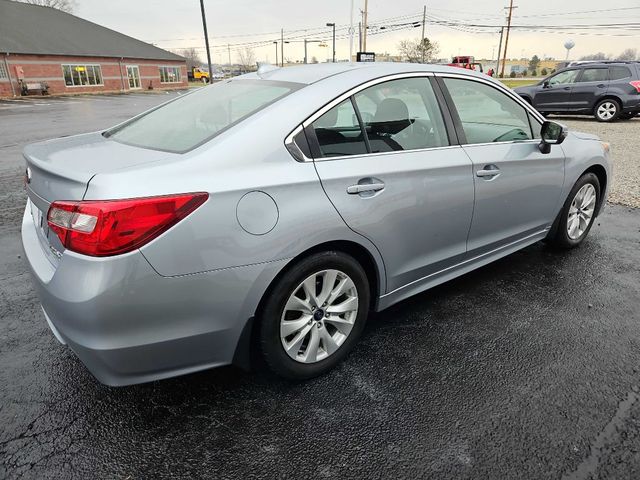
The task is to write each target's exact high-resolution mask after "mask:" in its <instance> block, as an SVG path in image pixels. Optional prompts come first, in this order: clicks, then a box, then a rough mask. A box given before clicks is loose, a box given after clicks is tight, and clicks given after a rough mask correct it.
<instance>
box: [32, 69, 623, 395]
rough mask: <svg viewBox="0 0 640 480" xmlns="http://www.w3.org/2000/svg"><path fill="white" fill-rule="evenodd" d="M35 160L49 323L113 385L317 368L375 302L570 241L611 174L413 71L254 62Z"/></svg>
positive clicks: (587, 148)
mask: <svg viewBox="0 0 640 480" xmlns="http://www.w3.org/2000/svg"><path fill="white" fill-rule="evenodd" d="M24 156H25V159H26V164H27V167H26V174H25V182H26V188H27V193H28V198H29V199H28V202H27V207H26V210H25V213H24V219H23V225H22V242H23V246H24V250H25V254H26V255H25V256H26V258H27V260H28V263H29V266H30V269H31V271H32V273H33V278H34V281H35V285H36V287H37V290H38V294H39V297H40V300H41V302H42V310H43V312H44V316H45V318H46V320H47V322H48V324H49V326H50V327H51V330H52V331H53V333H54V334H55V336H56V337H57V339H58V340H59V341H60V342H62V343H64V344H66V345H68V346H69V347H70V348H71V349H72V350H73V351H74V352H75V353H76V354H77V356H78V357H79V358H80V359H81V360H82V361H83V362H84V364H85V365H86V366H87V367H88V369H89V370H90V371H91V372H92V373H93V374H94V375H95V377H96V378H97V379H98V380H99V381H101V382H103V383H106V384H109V385H127V384H133V383H140V382H146V381H151V380H157V379H161V378H166V377H171V376H175V375H181V374H185V373H189V372H194V371H198V370H202V369H206V368H210V367H216V366H219V365H228V364H236V365H239V366H242V367H248V366H250V364H251V359H254V358H256V357H258V358H262V359H263V361H264V362H266V364H267V365H268V366H269V367H270V368H271V369H272V370H273V371H274V372H275V373H277V374H279V375H282V376H284V377H287V378H292V379H305V378H310V377H313V376H316V375H319V374H322V373H324V372H326V371H328V370H329V369H331V368H332V367H334V366H335V365H336V364H338V362H340V361H341V360H342V359H343V358H344V357H345V356H346V355H347V354H348V353H349V351H350V350H351V349H352V348H353V347H354V345H355V343H356V341H357V339H358V337H359V336H360V334H361V333H362V331H363V328H364V325H365V322H366V319H367V316H368V314H369V312H370V311H379V310H382V309H385V308H387V307H389V306H390V305H393V304H394V303H397V302H399V301H401V300H403V299H405V298H407V297H409V296H411V295H414V294H416V293H418V292H422V291H424V290H425V289H428V288H431V287H433V286H435V285H438V284H440V283H442V282H446V281H448V280H450V279H452V278H455V277H457V276H459V275H462V274H464V273H466V272H469V271H471V270H473V269H475V268H478V267H480V266H482V265H485V264H487V263H489V262H492V261H494V260H496V259H499V258H501V257H504V256H506V255H509V254H510V253H513V252H515V251H516V250H519V249H521V248H524V247H526V246H527V245H530V244H532V243H534V242H538V241H540V240H544V241H546V242H548V243H550V244H551V245H553V246H555V247H559V248H572V247H575V246H577V245H579V244H580V243H581V242H582V241H583V240H584V239H585V237H586V236H587V235H588V233H589V230H590V228H591V227H592V225H593V221H594V218H595V217H596V216H597V215H598V214H599V213H600V212H601V210H602V208H603V206H604V205H605V199H606V196H607V190H608V187H609V184H610V179H611V167H610V163H609V146H608V144H606V143H603V142H601V141H599V139H598V138H596V137H593V136H590V135H587V134H583V133H578V132H569V131H567V129H566V128H565V127H564V126H562V125H560V124H558V123H554V122H549V121H545V119H544V118H543V117H542V116H541V115H540V114H538V113H537V112H536V111H535V110H534V109H532V108H531V107H530V106H529V105H528V104H527V103H526V102H524V101H523V100H522V99H520V97H519V96H518V95H516V94H514V93H513V92H512V91H511V90H509V89H507V88H505V87H504V86H503V85H501V84H500V83H499V82H496V81H494V80H493V79H491V78H489V77H486V76H483V75H481V74H478V73H475V72H471V71H465V70H462V69H457V68H448V67H443V66H431V65H416V64H380V63H361V64H325V65H309V66H300V67H292V68H284V69H278V68H274V67H270V66H266V67H264V66H263V67H261V68H260V69H259V70H258V72H256V73H253V74H248V75H244V76H241V77H237V78H234V79H232V80H226V81H222V82H219V83H217V84H215V85H211V86H207V87H203V88H201V89H199V90H197V91H195V92H193V93H190V94H188V95H184V96H182V97H180V98H178V99H176V100H174V101H171V102H168V103H166V104H164V105H162V106H160V107H158V108H155V109H153V110H150V111H148V112H145V113H143V114H141V115H139V116H137V117H134V118H133V119H131V120H128V121H126V122H124V123H123V124H121V125H117V126H115V127H113V128H111V129H108V130H106V131H102V132H95V133H89V134H83V135H78V136H74V137H68V138H61V139H56V140H51V141H47V142H42V143H37V144H33V145H30V146H28V147H26V148H25V151H24ZM253 352H260V356H256V355H253Z"/></svg>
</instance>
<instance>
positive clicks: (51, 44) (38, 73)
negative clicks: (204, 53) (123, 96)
mask: <svg viewBox="0 0 640 480" xmlns="http://www.w3.org/2000/svg"><path fill="white" fill-rule="evenodd" d="M43 83H46V85H47V86H48V88H49V93H53V94H64V93H67V94H68V93H85V92H114V91H129V90H137V89H148V88H154V89H159V88H160V89H165V88H184V87H186V86H187V66H186V61H185V59H184V58H183V57H181V56H179V55H176V54H173V53H171V52H167V51H166V50H162V49H161V48H158V47H155V46H153V45H150V44H148V43H145V42H142V41H140V40H136V39H135V38H132V37H129V36H127V35H123V34H121V33H118V32H116V31H114V30H110V29H108V28H105V27H102V26H100V25H97V24H95V23H92V22H89V21H87V20H83V19H81V18H78V17H76V16H74V15H70V14H68V13H64V12H62V11H60V10H55V9H53V8H49V7H40V6H37V5H30V4H26V3H20V2H13V1H10V0H0V97H10V96H18V95H20V94H21V91H22V88H23V86H24V85H26V84H30V85H33V84H43Z"/></svg>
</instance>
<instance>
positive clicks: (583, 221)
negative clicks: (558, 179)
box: [545, 173, 600, 249]
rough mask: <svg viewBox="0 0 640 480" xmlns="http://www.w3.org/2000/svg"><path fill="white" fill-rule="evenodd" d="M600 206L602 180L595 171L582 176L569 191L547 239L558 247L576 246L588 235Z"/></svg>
mask: <svg viewBox="0 0 640 480" xmlns="http://www.w3.org/2000/svg"><path fill="white" fill-rule="evenodd" d="M599 206H600V181H599V180H598V177H597V176H596V175H595V174H593V173H585V174H584V175H583V176H581V177H580V178H579V179H578V181H577V182H576V184H575V185H574V186H573V188H572V189H571V192H569V196H568V197H567V200H566V201H565V202H564V205H563V207H562V210H561V211H560V213H559V214H558V217H557V218H556V220H555V222H554V225H553V227H552V229H551V231H550V232H549V236H548V237H547V238H546V239H545V240H546V241H547V243H549V244H551V245H553V246H555V247H558V248H564V249H568V248H575V247H577V246H578V245H580V244H581V243H582V241H583V240H584V239H585V238H586V237H587V235H588V234H589V231H590V230H591V227H592V226H593V222H594V220H595V218H596V212H597V211H598V207H599Z"/></svg>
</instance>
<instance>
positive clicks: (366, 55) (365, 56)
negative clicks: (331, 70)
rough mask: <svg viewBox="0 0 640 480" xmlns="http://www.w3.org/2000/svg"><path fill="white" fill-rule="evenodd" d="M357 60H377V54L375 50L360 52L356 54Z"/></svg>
mask: <svg viewBox="0 0 640 480" xmlns="http://www.w3.org/2000/svg"><path fill="white" fill-rule="evenodd" d="M356 61H358V62H375V61H376V54H375V53H374V52H358V53H357V54H356Z"/></svg>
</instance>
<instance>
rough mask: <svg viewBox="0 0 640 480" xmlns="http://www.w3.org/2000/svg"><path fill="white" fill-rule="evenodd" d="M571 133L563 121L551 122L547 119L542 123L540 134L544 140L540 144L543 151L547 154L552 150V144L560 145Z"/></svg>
mask: <svg viewBox="0 0 640 480" xmlns="http://www.w3.org/2000/svg"><path fill="white" fill-rule="evenodd" d="M568 134H569V129H567V127H566V126H564V125H562V124H561V123H557V122H550V121H549V120H547V121H546V122H544V123H543V124H542V129H541V131H540V136H541V137H542V140H541V141H540V144H539V145H538V148H539V149H540V152H541V153H544V154H547V153H550V152H551V145H560V144H561V143H562V142H564V139H565V138H567V135H568Z"/></svg>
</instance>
